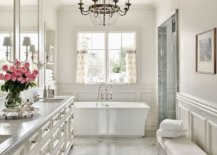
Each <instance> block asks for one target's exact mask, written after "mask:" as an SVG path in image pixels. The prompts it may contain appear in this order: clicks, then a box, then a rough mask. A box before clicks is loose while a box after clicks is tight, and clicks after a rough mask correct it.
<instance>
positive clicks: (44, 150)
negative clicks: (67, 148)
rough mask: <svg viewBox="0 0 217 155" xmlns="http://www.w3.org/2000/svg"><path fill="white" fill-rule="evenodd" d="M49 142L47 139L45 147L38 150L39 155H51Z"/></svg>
mask: <svg viewBox="0 0 217 155" xmlns="http://www.w3.org/2000/svg"><path fill="white" fill-rule="evenodd" d="M51 143H52V142H51V140H50V139H49V140H48V141H47V142H46V143H45V145H44V146H43V147H42V148H41V150H40V155H51V154H52V148H51Z"/></svg>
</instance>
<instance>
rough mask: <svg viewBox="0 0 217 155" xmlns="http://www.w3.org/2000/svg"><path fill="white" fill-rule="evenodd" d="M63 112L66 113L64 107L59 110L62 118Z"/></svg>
mask: <svg viewBox="0 0 217 155" xmlns="http://www.w3.org/2000/svg"><path fill="white" fill-rule="evenodd" d="M65 114H66V109H65V108H63V109H61V110H60V117H61V118H63V117H64V116H65Z"/></svg>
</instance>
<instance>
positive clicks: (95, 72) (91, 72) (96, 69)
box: [87, 50, 105, 83]
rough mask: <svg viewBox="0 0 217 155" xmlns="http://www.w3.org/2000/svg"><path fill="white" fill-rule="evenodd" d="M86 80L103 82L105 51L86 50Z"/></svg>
mask: <svg viewBox="0 0 217 155" xmlns="http://www.w3.org/2000/svg"><path fill="white" fill-rule="evenodd" d="M87 64H88V69H87V70H88V71H87V82H88V83H98V82H105V51H104V50H88V63H87Z"/></svg>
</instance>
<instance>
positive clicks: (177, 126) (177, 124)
mask: <svg viewBox="0 0 217 155" xmlns="http://www.w3.org/2000/svg"><path fill="white" fill-rule="evenodd" d="M182 127H183V122H182V120H172V119H165V120H163V121H162V122H161V123H160V129H163V130H172V131H174V130H182V129H183V128H182Z"/></svg>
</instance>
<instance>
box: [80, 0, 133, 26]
mask: <svg viewBox="0 0 217 155" xmlns="http://www.w3.org/2000/svg"><path fill="white" fill-rule="evenodd" d="M92 1H93V3H94V4H93V5H90V6H89V7H88V9H87V10H85V9H84V3H83V2H82V0H80V3H78V5H79V6H80V7H79V9H80V11H81V14H82V15H90V18H91V20H92V22H93V23H94V24H95V25H98V26H111V25H113V24H114V23H115V22H116V21H117V19H118V16H119V15H120V16H124V15H126V14H127V11H128V10H129V8H130V6H131V3H130V2H129V0H127V2H126V3H125V7H124V8H123V9H121V7H120V6H118V5H117V3H118V2H119V0H92Z"/></svg>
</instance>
